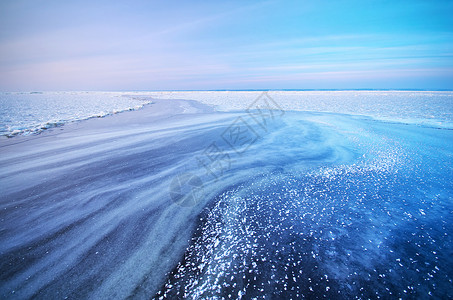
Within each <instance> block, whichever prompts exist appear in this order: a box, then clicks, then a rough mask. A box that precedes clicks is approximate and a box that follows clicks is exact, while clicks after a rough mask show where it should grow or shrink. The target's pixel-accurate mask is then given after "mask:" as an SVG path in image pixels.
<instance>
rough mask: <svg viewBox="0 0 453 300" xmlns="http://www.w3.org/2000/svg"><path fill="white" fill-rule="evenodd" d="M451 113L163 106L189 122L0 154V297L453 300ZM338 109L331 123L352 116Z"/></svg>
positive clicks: (45, 142) (85, 134) (122, 129)
mask: <svg viewBox="0 0 453 300" xmlns="http://www.w3.org/2000/svg"><path fill="white" fill-rule="evenodd" d="M197 93H198V94H197ZM319 93H321V92H319ZM348 93H349V92H348ZM351 93H352V92H351ZM354 93H356V94H358V95H360V93H362V92H354ZM363 93H365V92H363ZM137 94H138V93H137ZM207 94H211V95H215V97H212V98H210V96H209V95H207ZM144 95H146V96H153V97H158V95H157V94H155V93H144ZM345 95H346V94H345ZM445 95H446V96H445ZM448 95H449V93H445V94H444V96H442V97H444V98H442V99H443V100H439V99H440V98H439V99H437V100H434V102H435V103H436V104H435V105H433V107H437V109H438V110H439V111H436V112H434V114H433V112H431V111H430V112H429V114H430V115H433V116H434V117H435V118H434V119H435V120H436V121H435V122H439V121H440V120H442V122H443V123H442V124H441V125H442V126H437V125H435V124H434V123H432V122H431V121H432V120H433V118H431V119H430V118H424V117H423V114H425V113H426V111H425V110H423V109H421V107H423V105H421V104H414V107H415V108H414V110H413V111H414V113H413V114H410V113H408V112H407V110H405V107H404V109H403V108H401V107H399V106H398V105H396V104H395V105H394V106H391V105H390V103H389V102H388V101H389V98H385V97H388V96H384V100H382V101H383V103H385V105H384V104H383V103H379V101H378V98H376V97H377V96H373V97H375V98H373V99H374V101H368V102H367V103H368V104H367V105H365V106H364V107H363V108H361V109H360V113H357V114H344V113H332V112H313V111H311V112H304V111H281V110H279V109H278V107H286V105H289V104H290V103H291V101H292V102H293V103H294V106H295V107H299V108H300V107H301V106H300V104H298V102H296V101H295V100H294V99H292V100H288V99H286V100H284V97H283V96H282V95H280V96H278V97H273V99H274V100H275V103H273V102H272V103H271V102H268V104H271V106H273V108H274V110H272V111H266V110H264V109H262V111H261V113H264V114H260V113H258V111H256V110H251V111H244V110H241V109H240V108H238V109H237V110H236V104H237V105H239V103H241V105H243V106H245V107H248V106H250V105H252V104H253V103H254V100H255V99H256V98H255V99H252V100H251V102H250V103H245V101H244V97H245V96H243V95H242V94H239V96H238V97H239V98H240V100H235V101H233V102H232V103H231V107H230V109H229V110H234V111H229V112H225V111H226V110H227V109H226V108H225V106H223V105H226V104H227V103H228V101H227V100H225V99H224V98H223V97H222V96H221V95H216V94H215V93H214V92H209V93H208V92H205V93H201V92H194V94H192V95H185V97H187V98H192V99H193V98H196V97H198V98H200V99H201V98H202V102H204V103H209V104H211V105H213V104H215V105H218V106H217V108H218V109H219V110H220V108H222V107H223V109H222V110H223V112H217V113H212V112H208V111H205V112H200V111H197V110H194V108H193V107H191V105H193V103H192V104H191V103H190V102H187V103H186V102H184V101H182V102H181V103H180V102H177V101H175V102H169V101H162V102H156V103H163V104H165V105H168V106H169V107H170V109H171V110H172V111H173V110H175V111H176V110H177V109H176V108H177V107H176V104H178V105H179V107H180V108H179V111H178V113H179V112H184V111H185V112H196V113H194V114H192V113H186V114H180V115H172V116H171V117H167V116H164V117H162V118H161V119H159V120H158V121H156V122H150V119H149V116H148V115H146V114H145V113H147V112H153V111H157V110H158V109H157V107H158V106H153V105H155V104H152V105H150V106H147V107H146V108H144V109H142V110H140V111H137V112H133V113H131V114H135V116H136V118H134V120H135V119H140V118H142V119H144V120H147V121H146V122H144V123H137V124H136V123H132V124H131V123H130V122H131V121H130V120H129V121H128V123H126V124H127V125H130V126H125V125H126V124H122V123H121V122H120V121H118V122H119V123H118V124H116V125H112V127H108V128H106V129H104V130H105V131H103V130H101V129H99V128H98V129H97V130H96V131H95V132H91V131H90V130H89V128H86V127H85V128H82V129H80V130H79V131H77V132H70V131H69V132H65V131H64V130H63V131H61V132H60V133H59V135H58V136H57V137H55V138H54V139H52V137H46V138H45V139H44V138H43V139H39V136H37V138H36V139H32V140H30V141H27V143H18V145H13V146H10V147H12V148H8V147H7V146H4V147H0V154H1V155H0V186H1V187H2V194H1V195H0V205H1V206H0V262H1V264H0V270H1V272H0V274H1V275H0V295H1V297H2V298H18V299H19V298H31V297H34V298H38V299H49V298H56V297H58V298H64V297H68V298H77V299H81V298H126V297H131V298H136V299H143V298H147V299H149V298H155V299H160V298H172V299H173V298H175V299H181V298H187V299H223V298H224V299H230V298H232V299H236V298H243V299H252V298H277V299H278V298H288V299H290V298H303V297H306V298H307V297H308V298H328V299H332V298H340V299H351V298H362V299H363V298H378V297H380V298H398V297H400V298H428V297H430V296H433V297H435V298H447V299H448V298H452V297H453V294H452V292H451V286H452V285H453V282H452V280H453V271H452V270H453V240H452V236H453V196H452V195H453V184H452V183H451V178H453V142H452V141H453V130H451V129H449V128H448V126H444V125H445V124H447V123H448V122H451V119H450V117H449V116H450V111H451V106H450V104H451V103H450V102H449V101H450V100H446V99H450V98H449V97H450V96H448ZM180 96H181V95H173V96H172V97H174V98H182V97H180ZM270 96H272V93H270ZM343 96H344V95H343ZM343 96H342V97H340V98H337V100H338V101H333V102H332V103H331V104H332V107H333V108H331V110H340V109H341V110H343V109H345V107H351V110H352V107H353V106H354V105H355V103H356V101H357V100H356V99H355V98H354V99H353V100H350V101H351V102H348V97H343ZM162 97H163V98H165V97H170V96H168V95H162ZM228 97H229V98H228V99H232V98H234V97H233V96H232V95H229V96H228ZM241 97H242V98H241ZM247 97H251V96H250V95H249V96H247ZM291 97H292V96H291ZM328 97H329V93H327V94H326V98H328ZM203 99H204V100H203ZM415 99H419V100H420V102H421V103H423V102H424V101H428V100H426V99H425V100H423V99H424V98H423V99H422V98H421V97H418V98H417V97H416V98H415ZM277 100H280V101H277ZM340 100H341V101H340ZM155 101H158V100H155ZM200 101H201V100H200ZM300 101H301V102H307V101H308V100H306V99H305V100H300ZM411 101H412V102H413V101H416V100H414V99H413V98H410V99H405V100H401V102H402V103H406V104H407V103H409V102H411ZM285 103H286V104H285ZM441 103H444V105H445V107H443V108H440V107H438V106H439V105H441ZM261 104H262V102H261ZM275 104H278V107H277V106H275ZM304 105H308V104H304ZM313 105H314V104H313ZM379 106H385V107H389V109H390V106H391V111H390V112H387V111H383V112H380V113H379V116H375V117H372V113H371V112H372V111H375V110H376V107H379ZM237 107H239V106H237ZM252 107H255V108H256V103H255V104H253V105H252ZM328 107H329V106H328V105H325V106H324V108H326V109H327V108H328ZM417 107H420V108H417ZM261 108H265V106H261ZM358 111H359V109H358ZM398 111H399V112H400V114H401V115H402V116H404V118H401V119H398V118H397V117H396V116H398ZM142 114H145V115H142ZM119 116H120V115H119ZM119 116H118V117H119ZM390 117H391V119H392V121H388V120H386V118H390ZM442 118H443V119H442ZM408 120H409V121H408ZM417 120H421V122H419V121H417ZM101 121H107V119H106V120H101ZM428 121H429V122H428ZM238 124H242V125H241V126H242V127H241V128H240V129H238V127H237V125H238ZM74 133H77V134H74ZM236 133H241V135H240V136H237V135H235V134H236ZM12 140H14V138H13V139H12ZM14 147H24V148H19V149H17V148H14ZM19 150H20V151H19ZM181 174H191V176H181ZM184 178H189V179H192V178H196V179H197V180H191V181H184ZM175 182H177V183H178V184H182V186H183V187H182V189H181V190H182V191H180V190H178V184H176V185H175ZM195 191H196V192H195Z"/></svg>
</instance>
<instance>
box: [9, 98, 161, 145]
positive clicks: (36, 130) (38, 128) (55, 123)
mask: <svg viewBox="0 0 453 300" xmlns="http://www.w3.org/2000/svg"><path fill="white" fill-rule="evenodd" d="M149 104H153V101H152V100H150V101H145V102H143V103H142V104H140V105H136V106H134V107H127V108H125V109H122V110H113V111H111V112H100V113H96V114H93V115H90V116H87V117H85V118H80V119H68V120H50V121H47V122H44V123H41V124H38V125H35V126H34V127H33V128H24V129H14V130H9V131H8V132H6V133H2V134H1V135H2V136H5V137H7V138H13V137H15V136H18V135H22V136H27V135H38V134H40V133H42V132H43V131H44V130H47V129H51V128H56V127H60V126H63V125H65V124H69V123H74V122H80V121H85V120H90V119H95V118H104V117H107V116H113V115H116V114H119V113H122V112H127V111H136V110H140V109H142V108H143V107H145V106H146V105H149Z"/></svg>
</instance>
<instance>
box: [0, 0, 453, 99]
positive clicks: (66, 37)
mask: <svg viewBox="0 0 453 300" xmlns="http://www.w3.org/2000/svg"><path fill="white" fill-rule="evenodd" d="M452 15H453V1H418V0H413V1H399V0H392V1H385V0H381V1H373V0H370V1H363V0H362V1H351V0H336V1H323V0H321V1H247V0H245V1H244V0H242V1H199V0H194V1H144V0H142V1H115V0H113V1H102V0H101V1H91V0H90V1H83V0H82V1H77V0H75V1H50V0H29V1H24V0H2V1H0V90H1V91H60V90H102V91H107V90H112V91H126V90H140V91H143V90H213V89H232V90H234V89H432V90H436V89H453V18H452V17H451V16H452Z"/></svg>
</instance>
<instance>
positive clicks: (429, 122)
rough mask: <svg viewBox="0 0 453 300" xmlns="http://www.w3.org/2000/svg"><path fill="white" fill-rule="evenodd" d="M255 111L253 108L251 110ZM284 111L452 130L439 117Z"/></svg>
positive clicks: (451, 123) (450, 124) (237, 110)
mask: <svg viewBox="0 0 453 300" xmlns="http://www.w3.org/2000/svg"><path fill="white" fill-rule="evenodd" d="M193 101H196V100H193ZM252 111H255V110H252ZM283 111H284V112H285V113H315V114H316V113H319V114H327V115H339V116H347V117H352V118H354V117H359V118H363V119H368V120H370V121H375V122H382V123H386V124H401V125H412V126H419V127H423V128H431V129H444V130H453V121H445V120H439V119H410V118H401V119H398V118H390V117H380V116H375V115H371V114H370V115H365V114H352V113H346V112H344V113H342V112H331V111H322V110H283ZM218 112H225V113H227V112H231V113H247V111H245V110H243V109H234V110H218Z"/></svg>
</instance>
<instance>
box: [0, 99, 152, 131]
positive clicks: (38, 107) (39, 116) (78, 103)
mask: <svg viewBox="0 0 453 300" xmlns="http://www.w3.org/2000/svg"><path fill="white" fill-rule="evenodd" d="M147 103H149V101H148V100H146V99H143V98H140V97H139V96H135V97H134V96H128V95H126V94H124V93H110V92H45V93H38V92H32V93H0V135H6V136H10V137H11V136H14V135H18V134H30V133H39V132H41V131H42V130H45V129H48V128H52V127H55V126H59V125H62V124H65V123H68V122H73V121H80V120H84V119H89V118H93V117H103V116H106V115H109V114H115V113H118V112H121V111H126V110H132V109H138V108H141V107H142V106H143V105H145V104H147Z"/></svg>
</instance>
